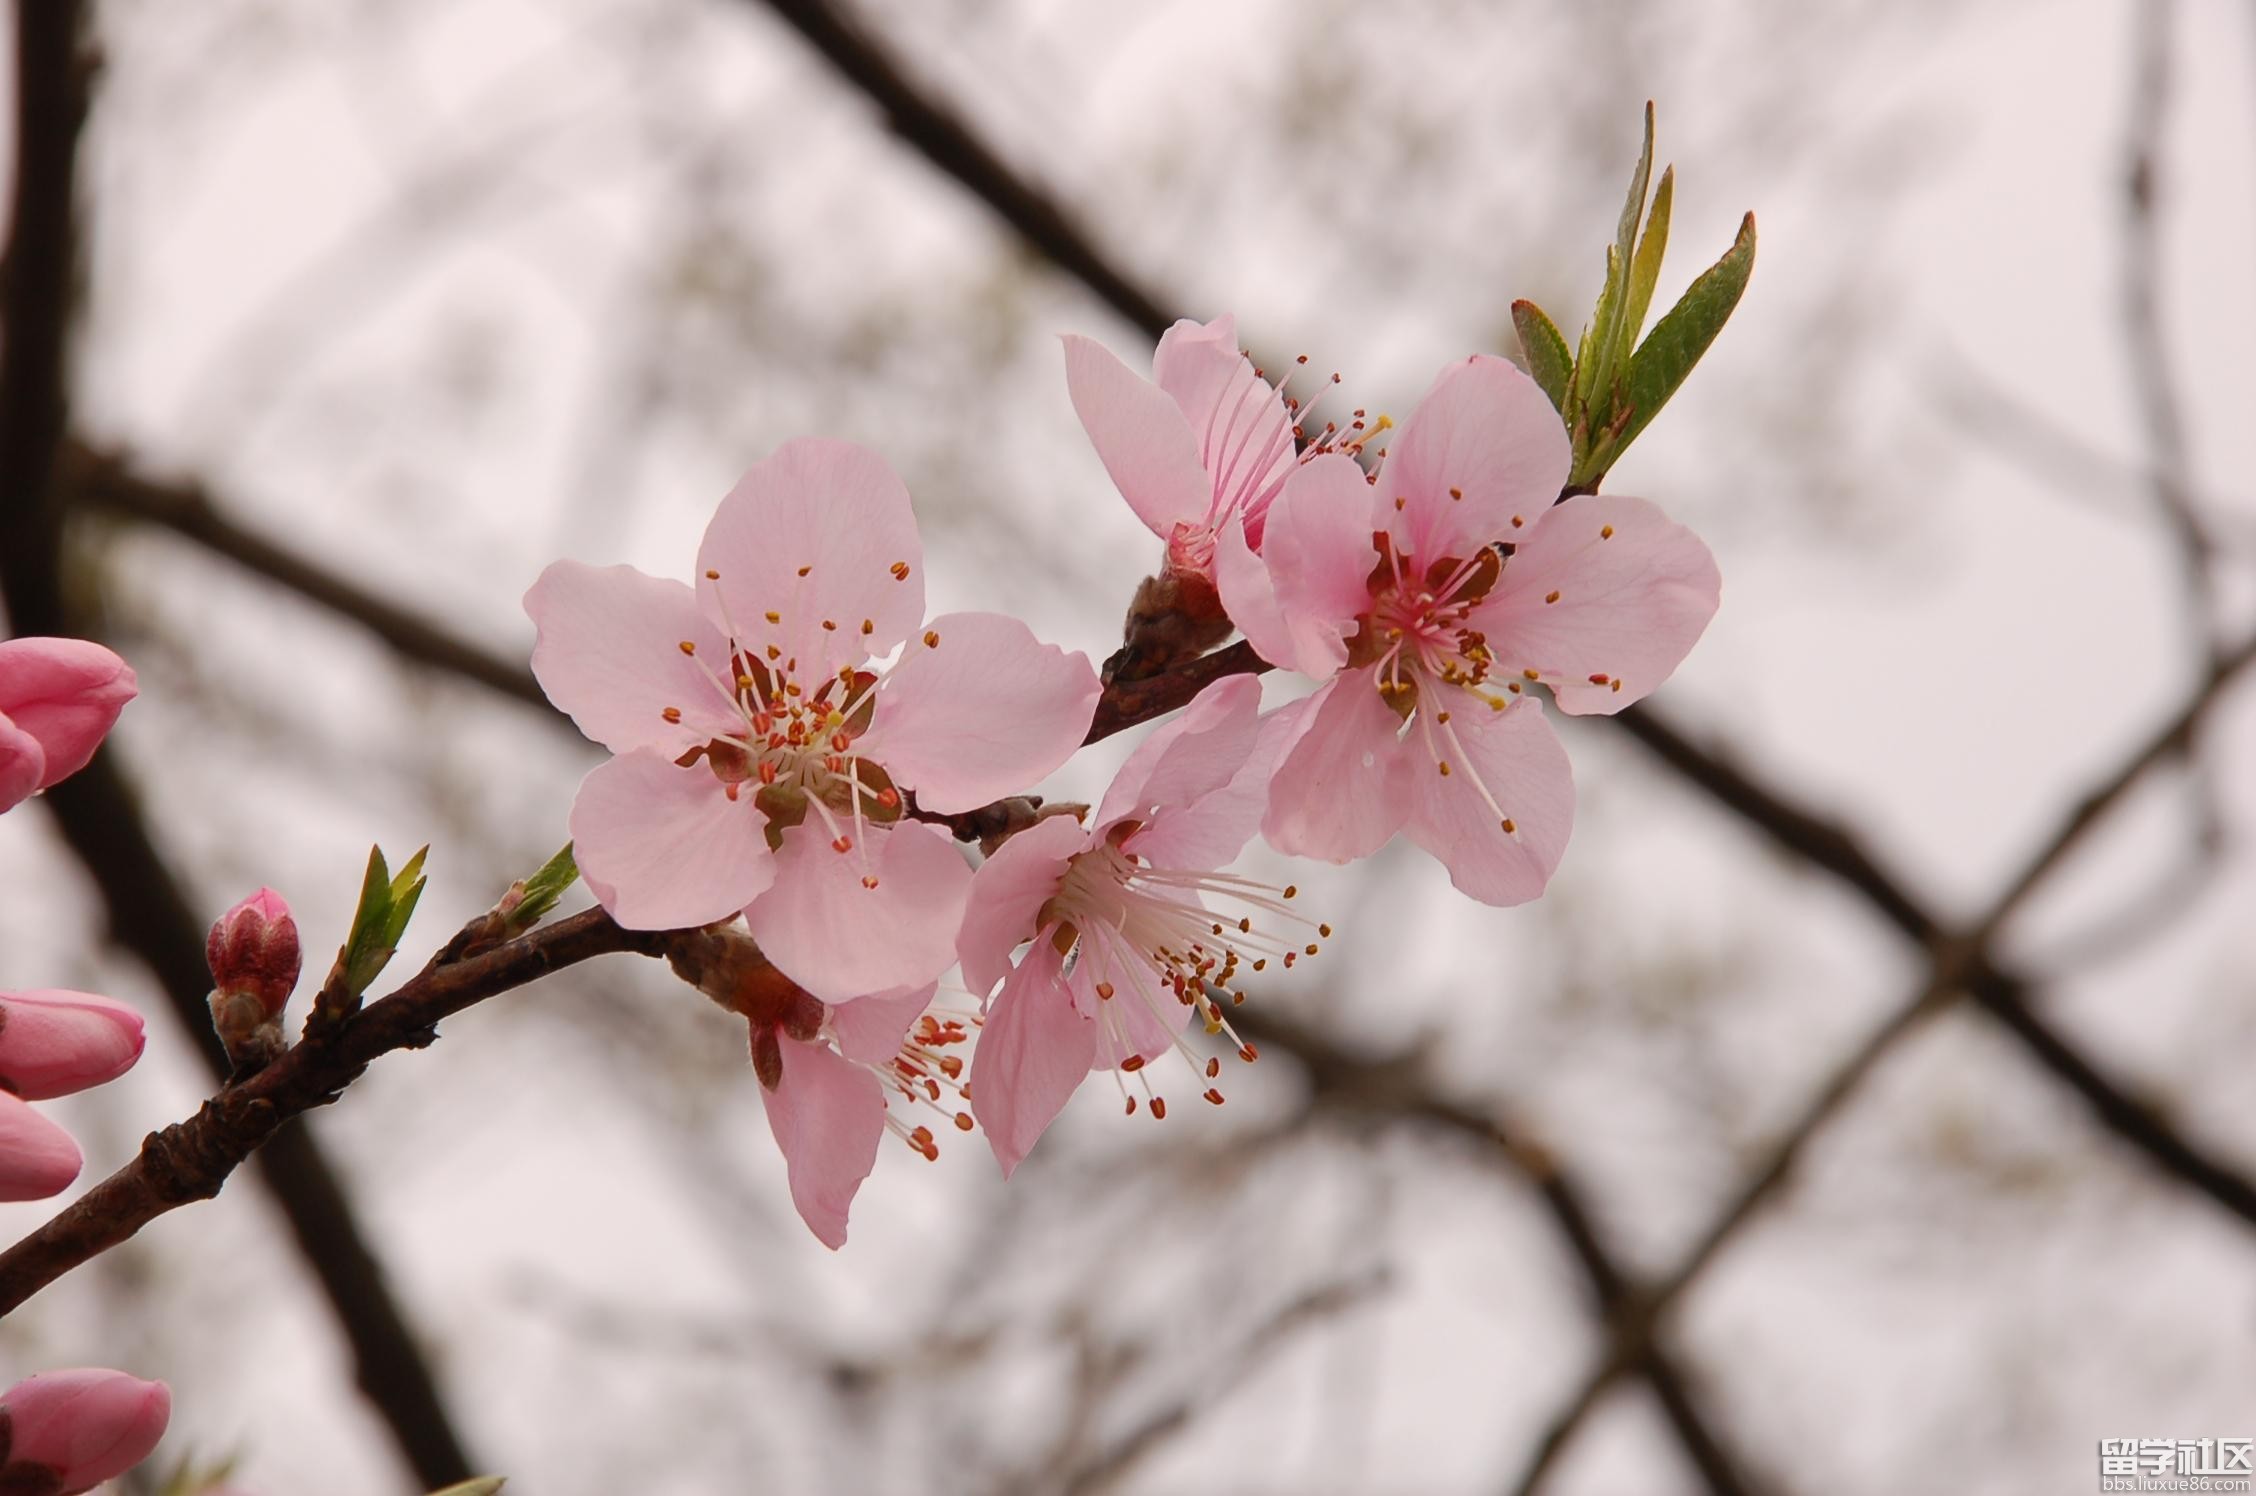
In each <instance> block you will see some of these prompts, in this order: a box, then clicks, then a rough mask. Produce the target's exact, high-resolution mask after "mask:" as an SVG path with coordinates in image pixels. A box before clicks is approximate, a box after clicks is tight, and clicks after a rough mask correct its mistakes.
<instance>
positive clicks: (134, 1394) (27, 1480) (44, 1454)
mask: <svg viewBox="0 0 2256 1496" xmlns="http://www.w3.org/2000/svg"><path fill="white" fill-rule="evenodd" d="M171 1416H172V1393H171V1391H170V1389H168V1388H167V1387H166V1386H165V1384H164V1383H162V1382H144V1381H142V1380H141V1379H140V1378H138V1377H131V1376H127V1375H126V1374H125V1373H124V1372H122V1371H105V1370H102V1369H100V1368H98V1367H87V1368H84V1369H81V1370H76V1371H47V1372H41V1373H40V1374H39V1375H38V1376H35V1377H28V1378H26V1379H25V1380H23V1381H20V1382H18V1383H16V1385H15V1386H13V1387H10V1388H9V1389H8V1390H7V1391H6V1392H5V1393H0V1447H4V1449H5V1454H4V1455H0V1459H4V1461H5V1463H4V1464H0V1488H5V1489H8V1490H17V1489H22V1490H27V1491H28V1490H42V1491H55V1492H58V1493H59V1496H78V1493H80V1492H83V1491H91V1490H93V1489H94V1488H95V1487H96V1486H98V1485H100V1484H101V1483H102V1482H103V1481H106V1480H109V1479H110V1478H112V1477H113V1476H118V1475H123V1474H124V1473H125V1472H126V1471H128V1470H130V1469H132V1468H133V1467H134V1466H135V1465H138V1464H140V1463H141V1462H142V1461H143V1460H145V1459H147V1458H148V1457H149V1455H150V1453H151V1452H152V1451H153V1450H155V1449H156V1447H157V1441H158V1440H159V1439H162V1438H163V1437H164V1431H165V1424H166V1422H167V1421H169V1420H170V1418H171ZM42 1472H47V1474H45V1475H43V1474H42ZM50 1479H51V1480H52V1481H53V1482H54V1483H53V1484H49V1483H48V1481H49V1480H50ZM11 1482H13V1483H11Z"/></svg>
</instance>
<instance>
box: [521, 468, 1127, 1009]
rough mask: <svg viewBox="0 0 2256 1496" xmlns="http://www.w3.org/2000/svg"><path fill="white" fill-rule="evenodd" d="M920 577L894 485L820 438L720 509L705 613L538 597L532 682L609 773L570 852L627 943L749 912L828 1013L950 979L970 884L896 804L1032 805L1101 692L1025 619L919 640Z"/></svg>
mask: <svg viewBox="0 0 2256 1496" xmlns="http://www.w3.org/2000/svg"><path fill="white" fill-rule="evenodd" d="M923 564H924V561H923V551H922V547H921V545H920V543H919V541H918V538H917V530H916V521H915V518H914V516H913V515H912V513H911V512H910V507H909V495H908V492H907V490H906V489H904V488H903V487H902V485H901V481H900V479H899V478H897V477H896V476H894V474H893V472H892V470H891V469H890V468H888V467H887V466H886V465H885V463H884V461H883V460H882V459H881V458H879V457H878V456H877V455H876V454H874V453H872V452H869V451H866V450H865V449H863V448H860V447H856V446H853V445H851V444H848V443H845V442H838V441H827V440H819V439H812V438H809V439H802V440H798V441H793V442H788V443H786V444H785V445H784V446H782V447H780V448H778V449H777V451H776V452H775V454H774V455H773V456H771V457H770V458H768V459H767V460H766V461H765V462H762V463H760V464H759V465H758V466H756V467H754V468H753V469H752V470H751V471H750V472H748V473H746V474H745V475H744V477H743V479H742V480H741V481H739V482H738V484H737V485H736V487H735V488H734V489H732V490H731V491H730V492H729V494H728V496H727V497H726V498H724V499H723V500H722V501H721V505H720V508H719V510H718V511H717V512H716V513H715V514H714V516H713V519H712V522H711V524H710V525H709V526H708V527H707V528H706V531H705V539H704V543H703V545H702V546H701V547H700V548H699V551H698V558H697V570H698V581H697V585H696V587H695V588H694V589H692V588H690V587H686V586H683V585H682V584H680V583H678V582H671V581H663V580H660V579H658V578H655V577H650V576H645V575H644V574H642V573H641V572H638V571H635V570H633V569H632V568H630V567H623V566H615V567H609V568H597V567H591V566H585V565H582V564H580V563H578V562H575V561H560V562H557V563H556V564H555V565H553V566H551V567H549V568H548V570H547V571H545V572H544V573H542V575H541V578H540V580H539V581H538V582H536V583H535V584H534V586H533V588H532V590H531V591H529V592H528V593H527V594H526V595H525V608H526V611H527V612H528V613H529V614H531V615H532V619H533V622H534V624H535V626H536V628H537V629H538V632H539V641H538V643H537V644H536V645H535V647H534V650H533V672H534V674H535V675H536V676H537V677H538V678H539V680H540V682H541V686H542V688H543V689H544V690H545V691H546V692H547V693H548V697H549V700H551V701H553V702H555V703H556V704H557V705H558V706H559V707H561V708H563V709H564V710H565V711H566V712H568V713H570V714H571V716H572V719H573V720H574V721H575V722H577V723H578V724H579V726H580V729H581V730H582V731H583V732H585V733H586V734H587V735H588V736H589V737H591V738H593V739H595V740H596V741H597V742H599V743H601V744H603V745H604V746H605V747H607V748H609V749H610V750H611V751H612V753H613V754H615V755H616V757H614V758H612V759H611V760H610V761H609V762H607V763H605V764H602V765H600V766H598V767H597V768H596V769H595V770H594V771H593V772H592V773H590V774H589V775H588V777H587V779H586V781H585V782H584V783H583V784H582V785H581V787H580V793H579V798H578V800H577V801H576V802H575V804H574V805H573V808H572V818H571V829H572V836H573V841H574V846H575V850H576V853H577V855H578V858H579V864H580V869H581V872H582V874H583V875H584V876H585V877H586V879H587V882H588V887H589V888H590V889H591V890H592V891H593V892H594V893H595V895H596V897H597V898H598V899H599V900H600V901H601V902H602V904H603V906H604V907H605V908H606V909H608V910H609V911H610V912H611V914H612V916H613V917H614V918H616V919H617V920H618V921H619V922H620V923H621V924H623V925H627V926H629V927H630V928H635V929H672V928H683V927H688V926H693V925H704V924H710V923H713V922H715V921H718V920H723V919H727V918H729V917H730V916H732V915H735V914H737V913H738V912H740V911H741V912H742V913H743V915H744V918H745V921H746V923H747V925H748V926H749V927H750V929H751V931H752V933H753V935H754V936H755V937H756V938H757V939H758V940H759V942H760V944H761V946H762V947H763V948H764V949H765V950H766V951H767V952H768V954H769V956H770V957H771V958H772V959H773V960H774V961H775V962H776V964H777V965H778V966H780V967H781V968H783V969H784V970H785V971H786V972H788V973H789V974H790V975H791V976H792V978H793V979H794V980H795V981H797V982H799V983H800V984H801V985H803V986H804V987H806V989H807V990H808V991H809V992H811V993H813V994H814V995H815V996H816V997H818V998H822V999H825V1000H828V1001H842V1000H845V999H847V998H851V997H855V996H858V995H860V994H864V993H869V992H882V991H892V990H897V989H900V988H905V987H913V986H916V985H919V984H921V983H924V982H927V981H930V980H932V979H933V978H935V977H936V976H938V975H939V973H940V972H941V971H943V970H945V969H946V968H947V966H948V965H949V964H950V962H951V961H952V960H953V959H954V943H955V932H956V926H957V924H958V922H959V921H960V918H961V915H962V911H963V900H964V897H965V893H966V891H967V889H968V886H969V884H970V881H971V873H970V869H969V868H968V866H967V865H966V864H965V862H964V860H963V858H962V856H961V855H960V854H959V853H958V852H957V851H956V849H955V846H954V844H953V843H952V841H951V840H950V838H949V837H948V836H947V834H946V833H945V832H943V831H941V830H939V829H937V828H935V827H933V826H931V825H928V824H925V823H923V822H920V821H916V820H912V819H904V815H905V813H906V811H907V810H908V809H909V806H908V803H907V801H906V800H905V799H904V796H905V795H907V794H909V793H912V792H913V793H914V794H915V796H916V797H917V805H918V806H919V807H921V808H922V809H924V810H928V811H940V812H950V811H958V810H969V809H972V808H973V807H975V806H978V805H982V804H985V803H987V802H989V801H991V800H995V799H998V798H1000V797H1002V796H1004V795H1007V794H1011V793H1014V792H1016V791H1019V790H1022V789H1025V788H1026V787H1028V786H1029V785H1031V784H1032V783H1033V782H1034V781H1036V780H1038V779H1040V778H1042V777H1043V776H1044V775H1046V774H1048V773H1049V772H1050V771H1051V770H1053V769H1055V768H1057V767H1058V766H1059V765H1060V764H1062V763H1064V762H1065V760H1066V759H1067V758H1068V757H1070V756H1071V755H1072V753H1073V751H1074V750H1075V749H1076V748H1077V747H1079V745H1080V742H1081V739H1082V736H1083V734H1084V733H1085V732H1086V731H1087V729H1088V725H1089V719H1090V717H1091V715H1092V713H1093V712H1094V711H1095V709H1096V702H1097V697H1098V694H1099V688H1098V685H1097V680H1096V676H1095V673H1094V672H1093V671H1092V670H1091V669H1090V667H1089V662H1088V659H1087V657H1086V656H1084V655H1081V654H1078V653H1076V654H1068V653H1066V652H1064V651H1062V650H1059V649H1057V648H1055V647H1053V646H1049V645H1045V644H1042V643H1040V642H1038V641H1037V640H1036V639H1035V638H1034V636H1033V634H1032V633H1030V632H1029V631H1028V630H1027V629H1026V627H1025V626H1024V625H1023V624H1020V623H1018V622H1016V621H1015V620H1012V619H1009V618H1005V617H1002V616H1000V615H997V614H991V613H957V614H950V615H948V616H946V617H943V618H937V619H934V620H932V621H931V622H930V624H929V625H926V624H924V623H923V622H922V620H923V615H924V575H923ZM896 647H898V648H899V649H900V651H901V652H900V655H899V657H898V658H897V659H896V660H895V661H894V663H892V664H891V665H890V666H887V667H885V668H884V669H882V670H872V669H870V668H867V667H868V666H869V664H870V662H871V661H872V660H873V659H876V658H878V657H881V656H883V655H885V654H887V653H888V652H889V651H892V650H894V649H895V648H896Z"/></svg>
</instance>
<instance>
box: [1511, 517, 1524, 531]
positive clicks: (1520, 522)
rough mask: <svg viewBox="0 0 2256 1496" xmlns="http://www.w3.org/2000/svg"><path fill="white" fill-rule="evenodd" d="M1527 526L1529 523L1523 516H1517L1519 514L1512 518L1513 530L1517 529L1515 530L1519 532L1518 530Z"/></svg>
mask: <svg viewBox="0 0 2256 1496" xmlns="http://www.w3.org/2000/svg"><path fill="white" fill-rule="evenodd" d="M1526 524H1527V521H1526V520H1525V519H1524V518H1522V517H1521V516H1519V515H1517V514H1515V515H1513V516H1512V528H1513V529H1515V530H1518V529H1521V528H1524V527H1525V526H1526Z"/></svg>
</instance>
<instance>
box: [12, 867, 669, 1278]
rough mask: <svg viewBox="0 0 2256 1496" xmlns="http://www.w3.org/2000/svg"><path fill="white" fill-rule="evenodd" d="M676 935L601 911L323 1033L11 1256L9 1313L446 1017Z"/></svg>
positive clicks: (230, 1093) (428, 974)
mask: <svg viewBox="0 0 2256 1496" xmlns="http://www.w3.org/2000/svg"><path fill="white" fill-rule="evenodd" d="M667 938H668V937H666V936H664V935H653V934H647V933H641V932H635V931H628V930H622V929H620V928H619V926H617V925H616V924H614V923H612V921H611V917H610V916H609V915H607V914H605V913H604V912H603V911H602V910H600V909H590V910H587V911H585V912H583V913H580V914H575V915H573V916H571V917H570V918H568V919H561V920H558V921H557V922H556V923H554V924H551V925H548V926H545V927H543V928H541V929H538V930H534V931H532V932H531V933H529V934H526V935H522V936H519V937H518V938H517V939H515V940H512V941H509V942H508V943H506V944H504V945H501V946H499V947H496V948H494V949H492V950H489V951H486V952H485V953H483V954H481V955H476V956H470V957H465V958H464V959H462V960H459V961H455V962H452V963H434V964H433V965H432V966H430V967H428V968H426V969H425V970H424V971H423V972H421V973H419V974H418V975H416V976H415V977H413V978H412V979H410V980H409V981H408V982H407V983H406V984H405V985H403V986H401V987H400V988H399V989H398V990H397V991H395V992H393V993H392V994H390V995H389V996H387V997H385V998H383V999H381V1000H379V1001H377V1002H374V1003H371V1004H369V1005H368V1006H367V1007H365V1008H363V1009H362V1010H361V1011H360V1012H358V1013H356V1014H354V1015H353V1016H352V1017H351V1018H349V1019H346V1020H345V1021H344V1022H342V1023H341V1024H339V1025H338V1026H337V1027H336V1028H335V1029H333V1030H331V1031H329V1032H327V1033H325V1034H324V1035H323V1036H322V1037H320V1038H318V1039H311V1040H307V1041H305V1042H303V1043H300V1044H298V1045H297V1046H296V1047H295V1048H292V1049H290V1050H288V1051H286V1052H285V1053H284V1054H283V1056H282V1057H281V1058H280V1059H278V1060H276V1061H275V1062H274V1063H273V1064H271V1065H269V1066H267V1067H266V1068H265V1069H263V1070H260V1071H259V1072H258V1073H257V1074H255V1075H253V1076H251V1077H250V1078H249V1079H248V1080H245V1081H243V1082H242V1083H240V1084H238V1085H230V1086H227V1087H225V1088H223V1089H222V1090H221V1091H220V1092H219V1094H218V1095H216V1096H214V1097H212V1098H211V1099H210V1100H208V1101H206V1102H205V1103H204V1105H203V1107H202V1109H201V1110H199V1111H198V1112H197V1113H196V1115H195V1116H193V1117H191V1118H189V1119H188V1120H187V1121H185V1122H181V1123H176V1124H174V1125H173V1126H171V1127H167V1128H165V1129H164V1130H163V1131H162V1132H155V1133H151V1134H150V1135H149V1137H148V1138H147V1140H145V1141H144V1142H143V1143H142V1145H141V1151H140V1152H139V1153H138V1154H136V1155H135V1156H134V1157H133V1159H132V1160H131V1161H130V1162H128V1163H127V1164H126V1165H125V1166H124V1167H123V1168H120V1169H119V1170H118V1171H117V1172H116V1173H114V1174H112V1175H111V1176H110V1177H109V1178H107V1179H105V1180H103V1181H102V1182H101V1183H100V1184H98V1185H96V1186H95V1187H94V1188H93V1189H91V1190H89V1191H88V1192H87V1193H86V1194H84V1195H82V1196H80V1197H79V1198H78V1199H77V1200H75V1201H73V1202H72V1203H71V1204H70V1205H69V1206H67V1207H66V1208H64V1209H63V1210H62V1211H61V1212H59V1213H58V1214H57V1215H55V1216H54V1218H53V1219H51V1220H49V1221H48V1222H47V1223H46V1224H45V1225H43V1226H41V1227H39V1229H37V1230H36V1231H33V1232H32V1233H31V1234H30V1235H29V1236H26V1237H25V1238H23V1240H21V1241H19V1242H17V1243H16V1244H15V1245H14V1246H12V1247H10V1248H8V1250H7V1251H6V1252H4V1253H0V1315H4V1314H7V1313H8V1312H10V1311H11V1310H13V1309H15V1308H16V1307H17V1306H18V1305H20V1304H22V1303H23V1302H24V1301H25V1300H26V1299H28V1298H30V1297H31V1296H32V1295H33V1294H35V1293H37V1292H38V1291H39V1290H40V1289H42V1288H44V1287H46V1286H47V1285H48V1284H49V1283H52V1282H54V1281H55V1280H56V1279H57V1278H59V1277H61V1276H62V1275H63V1274H64V1273H66V1272H69V1271H70V1270H71V1269H72V1268H74V1267H77V1266H78V1265H79V1264H81V1263H83V1262H86V1261H88V1260H89V1259H91V1258H92V1257H94V1256H95V1255H96V1254H98V1253H100V1252H104V1251H107V1250H108V1249H109V1248H111V1247H114V1246H116V1245H117V1244H118V1243H120V1242H122V1241H125V1240H126V1239H128V1238H129V1237H131V1236H132V1235H133V1234H134V1233H135V1232H137V1231H139V1230H140V1229H141V1228H142V1227H143V1226H146V1225H147V1224H149V1222H151V1221H153V1220H155V1219H156V1218H157V1217H158V1216H160V1215H163V1214H164V1213H165V1212H167V1211H170V1210H173V1209H176V1208H177V1207H179V1206H182V1205H185V1204H187V1203H188V1202H190V1201H192V1200H208V1199H210V1198H211V1197H212V1196H214V1195H216V1194H218V1193H219V1189H220V1186H221V1185H222V1184H224V1183H225V1182H226V1181H227V1176H228V1175H229V1174H231V1173H232V1172H234V1169H235V1167H236V1165H238V1164H240V1163H242V1162H243V1161H244V1160H245V1159H247V1158H249V1157H250V1156H251V1154H252V1153H253V1152H254V1151H256V1150H257V1149H258V1148H259V1147H260V1146H261V1145H262V1144H267V1143H270V1142H271V1141H272V1140H273V1139H274V1138H275V1135H276V1131H277V1129H279V1128H280V1127H281V1126H282V1124H283V1123H285V1122H287V1121H289V1120H290V1119H291V1118H292V1117H296V1116H299V1115H301V1114H303V1113H305V1112H308V1111H310V1110H312V1109H313V1108H315V1107H317V1106H324V1105H326V1104H328V1103H329V1102H331V1101H334V1100H335V1099H336V1098H337V1094H338V1093H339V1092H340V1091H342V1090H343V1089H344V1088H345V1087H346V1086H348V1085H350V1084H351V1083H352V1082H353V1081H354V1080H355V1079H357V1078H358V1077H359V1076H360V1074H361V1072H362V1071H364V1070H366V1069H367V1068H368V1065H369V1063H370V1062H371V1061H373V1060H375V1059H377V1058H378V1057H379V1056H382V1055H385V1054H389V1053H390V1052H392V1051H393V1050H395V1049H417V1048H421V1047H422V1046H424V1045H426V1044H429V1043H430V1042H431V1041H432V1040H433V1039H434V1038H435V1037H437V1025H438V1024H439V1022H440V1021H441V1020H442V1019H445V1018H447V1017H449V1016H450V1015H452V1014H455V1013H459V1012H461V1011H462V1010H463V1009H464V1008H467V1007H469V1006H470V1005H471V1004H473V1003H477V1002H482V1001H483V1000H485V999H486V998H489V997H492V996H494V995H495V994H497V993H501V992H506V991H508V990H510V989H511V988H514V987H522V986H524V985H525V984H526V983H528V982H532V981H536V980H538V979H539V978H541V977H544V976H547V975H548V974H549V973H551V972H554V971H559V970H561V969H563V968H564V967H567V966H571V965H575V964H577V963H578V962H581V961H585V960H588V959H590V958H591V957H595V956H602V955H609V954H612V953H614V952H621V951H633V952H637V953H640V954H644V955H655V954H658V953H660V952H661V951H662V950H663V949H664V948H665V944H666V941H667Z"/></svg>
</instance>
